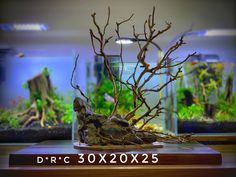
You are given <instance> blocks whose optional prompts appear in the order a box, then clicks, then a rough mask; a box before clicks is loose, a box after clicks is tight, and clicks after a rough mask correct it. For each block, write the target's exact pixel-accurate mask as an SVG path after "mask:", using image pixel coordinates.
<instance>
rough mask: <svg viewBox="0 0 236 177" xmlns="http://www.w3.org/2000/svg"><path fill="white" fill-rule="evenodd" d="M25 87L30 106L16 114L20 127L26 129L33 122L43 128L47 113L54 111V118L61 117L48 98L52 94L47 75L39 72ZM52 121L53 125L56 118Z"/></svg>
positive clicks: (51, 100)
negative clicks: (26, 87) (28, 94)
mask: <svg viewBox="0 0 236 177" xmlns="http://www.w3.org/2000/svg"><path fill="white" fill-rule="evenodd" d="M27 85H28V89H29V92H30V101H31V103H32V104H31V106H30V107H29V108H28V109H26V110H25V111H23V112H21V113H18V114H17V116H18V117H19V118H20V124H21V125H22V127H27V126H28V125H29V124H30V123H31V122H33V121H39V122H40V126H41V127H44V125H45V121H46V120H47V113H48V111H54V112H55V113H56V117H58V116H61V114H62V112H61V111H60V110H58V109H57V108H56V106H55V105H54V101H53V99H52V98H51V96H50V95H51V94H52V93H53V88H52V83H51V81H50V78H49V74H47V73H44V72H41V73H39V74H38V75H36V76H35V77H33V78H31V79H29V80H28V81H27ZM53 121H54V123H55V124H57V123H58V122H57V119H56V118H55V119H54V120H53Z"/></svg>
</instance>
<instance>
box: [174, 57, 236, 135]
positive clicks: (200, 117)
mask: <svg viewBox="0 0 236 177" xmlns="http://www.w3.org/2000/svg"><path fill="white" fill-rule="evenodd" d="M183 71H184V72H183V76H182V77H181V78H180V79H179V80H178V81H176V82H175V88H176V89H175V90H173V92H174V94H175V95H176V98H175V104H174V106H175V110H176V114H174V117H175V119H177V120H178V132H179V133H236V94H235V91H236V85H235V84H236V81H235V79H236V78H235V74H236V63H234V62H225V61H222V60H220V58H219V56H218V55H197V56H194V57H192V58H191V59H190V60H189V61H188V62H186V63H185V64H184V65H183ZM172 118H173V117H172Z"/></svg>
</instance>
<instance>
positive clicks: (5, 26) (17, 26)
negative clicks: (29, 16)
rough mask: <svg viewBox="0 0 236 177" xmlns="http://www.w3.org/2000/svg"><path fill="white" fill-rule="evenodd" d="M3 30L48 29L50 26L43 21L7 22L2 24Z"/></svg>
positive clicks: (0, 27)
mask: <svg viewBox="0 0 236 177" xmlns="http://www.w3.org/2000/svg"><path fill="white" fill-rule="evenodd" d="M0 29H1V30H2V31H46V30H48V26H47V25H46V24H41V23H14V24H10V23H5V24H0Z"/></svg>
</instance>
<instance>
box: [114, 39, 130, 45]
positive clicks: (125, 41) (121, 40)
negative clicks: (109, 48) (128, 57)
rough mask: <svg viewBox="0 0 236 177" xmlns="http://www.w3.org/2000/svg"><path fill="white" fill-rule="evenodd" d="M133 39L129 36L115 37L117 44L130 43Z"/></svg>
mask: <svg viewBox="0 0 236 177" xmlns="http://www.w3.org/2000/svg"><path fill="white" fill-rule="evenodd" d="M133 42H134V41H133V40H132V39H130V38H119V39H116V43H117V44H132V43H133Z"/></svg>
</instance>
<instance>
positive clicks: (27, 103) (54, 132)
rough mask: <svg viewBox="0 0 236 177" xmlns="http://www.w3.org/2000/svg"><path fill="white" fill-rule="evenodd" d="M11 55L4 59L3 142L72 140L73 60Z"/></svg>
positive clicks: (0, 83)
mask: <svg viewBox="0 0 236 177" xmlns="http://www.w3.org/2000/svg"><path fill="white" fill-rule="evenodd" d="M7 53H8V55H2V56H1V58H0V142H39V141H42V140H48V139H70V138H71V122H72V116H71V115H72V97H73V91H72V89H71V87H70V83H69V80H70V75H71V71H72V66H73V60H72V58H63V57H61V58H60V57H32V58H30V57H27V56H25V57H22V58H19V57H17V56H15V55H11V53H10V54H9V52H7ZM64 66H67V67H64Z"/></svg>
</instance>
